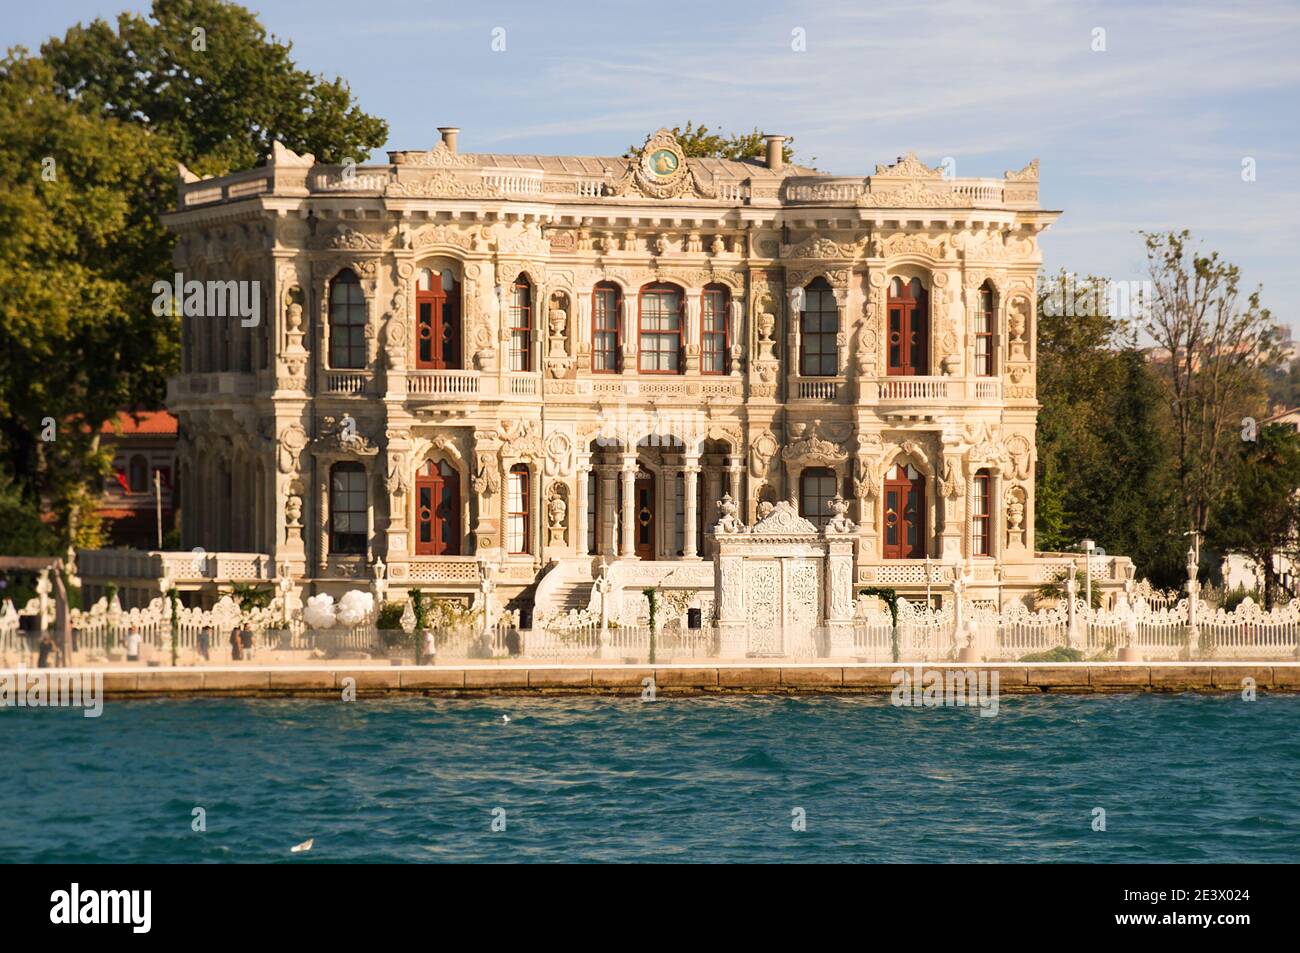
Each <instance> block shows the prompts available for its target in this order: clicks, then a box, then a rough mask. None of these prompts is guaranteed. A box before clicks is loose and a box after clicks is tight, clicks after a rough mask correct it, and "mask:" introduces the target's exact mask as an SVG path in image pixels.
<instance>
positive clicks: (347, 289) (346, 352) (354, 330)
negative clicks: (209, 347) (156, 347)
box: [222, 278, 366, 370]
mask: <svg viewBox="0 0 1300 953" xmlns="http://www.w3.org/2000/svg"><path fill="white" fill-rule="evenodd" d="M228 343H229V342H228V341H227V340H226V339H224V338H223V341H222V344H223V347H224V346H225V345H227V344H228ZM365 366H366V299H365V295H363V294H362V293H361V285H360V283H358V282H357V280H356V279H355V278H351V279H350V280H348V279H343V278H339V279H336V280H335V282H334V285H333V287H332V288H331V289H330V367H334V368H341V369H345V370H349V369H350V370H359V369H361V368H364V367H365Z"/></svg>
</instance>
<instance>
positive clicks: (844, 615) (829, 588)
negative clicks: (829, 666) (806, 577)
mask: <svg viewBox="0 0 1300 953" xmlns="http://www.w3.org/2000/svg"><path fill="white" fill-rule="evenodd" d="M825 539H826V572H825V579H824V582H825V599H826V602H825V607H824V608H825V619H826V628H827V634H828V639H827V652H826V654H827V655H828V656H829V657H830V658H846V657H849V656H851V655H853V539H852V537H850V536H840V535H838V534H834V535H833V534H832V533H830V532H829V531H827V532H825Z"/></svg>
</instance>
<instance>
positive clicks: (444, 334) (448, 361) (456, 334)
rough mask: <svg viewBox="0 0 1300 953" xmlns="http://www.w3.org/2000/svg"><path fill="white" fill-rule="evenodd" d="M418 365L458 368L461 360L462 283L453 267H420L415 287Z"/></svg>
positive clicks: (422, 367) (424, 367)
mask: <svg viewBox="0 0 1300 953" xmlns="http://www.w3.org/2000/svg"><path fill="white" fill-rule="evenodd" d="M415 366H416V367H417V368H420V369H424V370H449V369H450V370H455V369H459V368H460V366H461V363H460V287H459V285H458V283H457V281H456V275H455V273H454V272H453V271H451V269H449V268H447V269H443V270H442V271H432V270H430V269H428V268H422V269H420V277H419V283H418V284H417V285H416V289H415Z"/></svg>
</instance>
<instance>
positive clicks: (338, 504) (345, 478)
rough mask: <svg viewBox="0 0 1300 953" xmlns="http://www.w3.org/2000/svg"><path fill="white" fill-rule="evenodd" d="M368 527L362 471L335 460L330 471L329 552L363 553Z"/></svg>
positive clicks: (364, 481)
mask: <svg viewBox="0 0 1300 953" xmlns="http://www.w3.org/2000/svg"><path fill="white" fill-rule="evenodd" d="M368 531H369V520H368V518H367V514H366V471H365V470H364V469H363V468H362V467H361V466H360V465H359V464H346V463H341V464H338V465H337V466H335V467H334V469H333V470H332V471H331V473H330V552H331V553H339V554H346V555H365V552H366V536H367V533H368Z"/></svg>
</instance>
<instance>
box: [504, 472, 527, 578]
mask: <svg viewBox="0 0 1300 953" xmlns="http://www.w3.org/2000/svg"><path fill="white" fill-rule="evenodd" d="M528 476H529V474H528V467H526V466H524V465H523V464H522V463H517V464H515V465H514V466H513V467H511V468H510V473H509V480H507V482H506V551H507V552H508V553H510V554H511V555H516V556H517V555H524V554H526V553H527V552H528V548H529V547H528V541H529V536H530V533H529V531H528V530H529V519H528Z"/></svg>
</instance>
